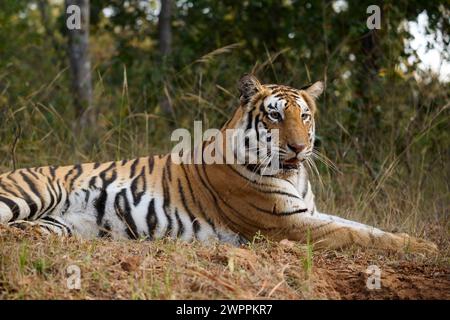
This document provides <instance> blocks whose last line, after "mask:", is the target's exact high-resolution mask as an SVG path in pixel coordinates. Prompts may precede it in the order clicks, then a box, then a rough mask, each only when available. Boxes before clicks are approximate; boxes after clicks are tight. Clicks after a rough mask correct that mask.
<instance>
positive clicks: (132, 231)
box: [114, 189, 138, 239]
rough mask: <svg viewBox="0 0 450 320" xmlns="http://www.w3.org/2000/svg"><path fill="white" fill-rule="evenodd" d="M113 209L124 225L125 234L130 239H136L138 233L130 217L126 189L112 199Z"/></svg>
mask: <svg viewBox="0 0 450 320" xmlns="http://www.w3.org/2000/svg"><path fill="white" fill-rule="evenodd" d="M114 209H115V211H116V214H117V216H118V217H119V218H120V220H121V221H122V222H124V223H125V227H126V230H125V231H126V233H127V235H128V237H129V238H130V239H137V238H138V232H137V228H136V224H135V222H134V219H133V217H132V215H131V207H130V203H129V202H128V198H127V189H122V190H121V191H120V192H119V193H118V194H116V198H115V199H114Z"/></svg>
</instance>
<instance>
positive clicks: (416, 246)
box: [397, 233, 439, 255]
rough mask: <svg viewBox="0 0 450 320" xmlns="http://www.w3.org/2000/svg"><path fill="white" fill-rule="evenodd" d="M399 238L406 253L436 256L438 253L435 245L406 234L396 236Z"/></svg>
mask: <svg viewBox="0 0 450 320" xmlns="http://www.w3.org/2000/svg"><path fill="white" fill-rule="evenodd" d="M397 235H398V236H399V237H401V239H402V241H403V245H404V249H405V251H406V252H412V253H421V254H426V255H436V254H438V253H439V249H438V247H437V245H436V244H435V243H433V242H431V241H428V240H425V239H420V238H415V237H411V236H410V235H408V234H406V233H400V234H397Z"/></svg>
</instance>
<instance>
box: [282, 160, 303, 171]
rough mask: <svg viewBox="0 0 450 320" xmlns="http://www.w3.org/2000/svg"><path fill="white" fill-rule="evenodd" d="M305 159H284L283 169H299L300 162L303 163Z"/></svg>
mask: <svg viewBox="0 0 450 320" xmlns="http://www.w3.org/2000/svg"><path fill="white" fill-rule="evenodd" d="M302 161H304V159H298V158H297V157H293V158H290V159H287V160H284V161H281V162H280V166H281V169H284V170H291V169H298V167H299V166H300V163H302Z"/></svg>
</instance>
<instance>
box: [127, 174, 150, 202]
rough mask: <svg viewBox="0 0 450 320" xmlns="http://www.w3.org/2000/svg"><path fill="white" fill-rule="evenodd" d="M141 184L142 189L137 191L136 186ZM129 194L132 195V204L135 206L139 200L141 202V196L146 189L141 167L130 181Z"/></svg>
mask: <svg viewBox="0 0 450 320" xmlns="http://www.w3.org/2000/svg"><path fill="white" fill-rule="evenodd" d="M139 186H142V189H141V190H140V191H139V190H138V187H139ZM130 189H131V194H132V195H133V202H134V206H137V205H138V204H139V202H141V199H142V196H143V195H144V194H145V191H146V189H147V183H146V179H145V168H142V170H141V173H139V175H138V176H137V177H136V178H135V179H133V181H132V182H131V186H130Z"/></svg>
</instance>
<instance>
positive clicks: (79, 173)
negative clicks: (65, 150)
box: [69, 164, 83, 192]
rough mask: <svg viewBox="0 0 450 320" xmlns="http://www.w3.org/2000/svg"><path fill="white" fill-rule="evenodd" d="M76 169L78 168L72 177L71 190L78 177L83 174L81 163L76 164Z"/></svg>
mask: <svg viewBox="0 0 450 320" xmlns="http://www.w3.org/2000/svg"><path fill="white" fill-rule="evenodd" d="M74 169H75V170H76V173H75V176H74V177H73V178H72V180H70V185H69V192H70V191H72V190H73V185H74V183H75V180H76V179H78V178H79V177H80V176H81V174H82V173H83V170H82V167H81V165H79V164H77V165H75V166H74Z"/></svg>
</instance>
